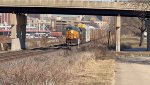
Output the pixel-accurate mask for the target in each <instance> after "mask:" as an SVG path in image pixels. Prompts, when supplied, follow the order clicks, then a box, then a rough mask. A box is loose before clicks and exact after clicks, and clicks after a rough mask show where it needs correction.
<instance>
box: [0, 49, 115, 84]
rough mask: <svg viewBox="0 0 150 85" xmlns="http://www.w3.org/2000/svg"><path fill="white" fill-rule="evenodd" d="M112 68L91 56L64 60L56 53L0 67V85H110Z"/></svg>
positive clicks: (61, 55)
mask: <svg viewBox="0 0 150 85" xmlns="http://www.w3.org/2000/svg"><path fill="white" fill-rule="evenodd" d="M70 53H71V52H70ZM110 62H112V63H110ZM113 66H114V63H113V61H112V60H105V61H103V60H98V61H95V54H94V53H93V52H82V53H78V54H76V55H75V54H72V53H71V55H68V56H65V57H64V51H59V52H54V53H48V54H44V55H39V56H35V57H33V58H25V59H22V60H14V61H9V62H5V63H1V64H0V85H94V83H97V82H98V83H103V85H111V82H112V77H113V76H112V75H113ZM90 83H93V84H90ZM104 83H106V84H104ZM95 85H96V84H95Z"/></svg>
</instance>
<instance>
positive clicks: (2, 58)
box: [0, 48, 58, 62]
mask: <svg viewBox="0 0 150 85" xmlns="http://www.w3.org/2000/svg"><path fill="white" fill-rule="evenodd" d="M57 50H58V49H50V48H49V49H47V50H22V51H14V52H7V53H1V54H0V62H6V61H10V60H14V59H20V58H25V57H31V56H35V55H41V54H45V53H49V52H54V51H57Z"/></svg>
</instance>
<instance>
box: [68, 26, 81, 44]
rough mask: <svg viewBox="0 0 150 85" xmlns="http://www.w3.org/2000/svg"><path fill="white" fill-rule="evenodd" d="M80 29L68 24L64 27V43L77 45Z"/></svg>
mask: <svg viewBox="0 0 150 85" xmlns="http://www.w3.org/2000/svg"><path fill="white" fill-rule="evenodd" d="M79 33H80V29H79V28H77V27H75V26H68V27H67V28H66V44H68V45H77V44H78V43H79Z"/></svg>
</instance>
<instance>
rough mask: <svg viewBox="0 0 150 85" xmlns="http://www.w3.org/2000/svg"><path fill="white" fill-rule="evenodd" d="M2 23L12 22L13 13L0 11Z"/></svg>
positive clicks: (0, 21)
mask: <svg viewBox="0 0 150 85" xmlns="http://www.w3.org/2000/svg"><path fill="white" fill-rule="evenodd" d="M0 23H1V24H6V23H7V24H11V13H0Z"/></svg>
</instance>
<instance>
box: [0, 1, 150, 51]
mask: <svg viewBox="0 0 150 85" xmlns="http://www.w3.org/2000/svg"><path fill="white" fill-rule="evenodd" d="M0 12H2V13H19V14H14V15H13V16H12V17H13V18H12V38H14V40H13V41H12V43H14V44H12V48H13V46H14V49H15V48H16V42H19V39H22V41H23V43H24V41H25V25H26V17H25V16H24V15H20V13H36V14H48V13H50V14H77V15H103V16H118V17H117V24H116V25H117V26H116V50H117V51H120V28H121V16H129V17H138V16H139V13H142V12H144V13H145V17H150V6H149V5H147V3H146V4H143V3H139V4H137V3H133V2H100V1H94V0H0ZM21 28H23V29H21ZM149 29H150V28H149ZM18 32H19V33H18ZM149 33H150V30H149V32H148V40H149V41H148V50H150V44H149V43H150V34H149ZM21 34H22V35H21ZM18 38H19V39H18ZM18 45H19V43H18ZM18 45H17V46H18ZM24 45H25V43H24ZM23 47H24V46H23ZM19 48H20V47H18V48H17V49H19Z"/></svg>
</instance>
